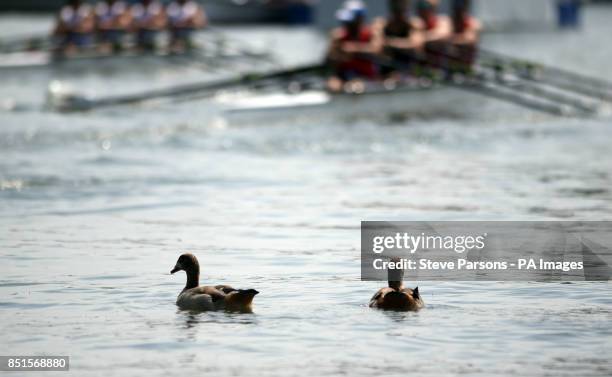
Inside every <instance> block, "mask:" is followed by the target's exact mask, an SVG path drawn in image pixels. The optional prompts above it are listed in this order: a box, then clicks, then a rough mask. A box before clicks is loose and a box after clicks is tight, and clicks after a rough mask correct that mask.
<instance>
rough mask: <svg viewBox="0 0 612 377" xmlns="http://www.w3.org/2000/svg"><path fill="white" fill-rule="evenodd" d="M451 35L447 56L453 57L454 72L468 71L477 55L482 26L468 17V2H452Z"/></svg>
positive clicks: (458, 0)
mask: <svg viewBox="0 0 612 377" xmlns="http://www.w3.org/2000/svg"><path fill="white" fill-rule="evenodd" d="M451 20H452V35H451V36H450V38H449V45H450V46H449V55H451V56H452V57H453V60H454V67H452V68H453V70H455V71H457V70H458V71H469V70H470V69H471V67H472V65H473V64H474V62H475V60H476V57H477V54H478V42H479V39H480V31H481V29H482V26H481V24H480V22H479V21H478V20H477V19H476V18H474V17H472V16H471V15H470V0H454V1H453V4H452V8H451Z"/></svg>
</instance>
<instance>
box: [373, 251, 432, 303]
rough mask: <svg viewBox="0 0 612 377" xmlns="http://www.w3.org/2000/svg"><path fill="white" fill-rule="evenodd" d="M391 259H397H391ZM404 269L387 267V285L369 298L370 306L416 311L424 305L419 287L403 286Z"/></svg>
mask: <svg viewBox="0 0 612 377" xmlns="http://www.w3.org/2000/svg"><path fill="white" fill-rule="evenodd" d="M392 261H399V259H393V260H392ZM403 280H404V270H403V269H391V268H389V286H388V287H386V288H381V289H380V290H379V291H378V292H376V294H375V295H374V296H373V297H372V299H371V300H370V307H371V308H379V309H385V310H397V311H417V310H420V309H422V308H423V307H424V306H425V303H424V302H423V299H422V298H421V295H420V294H419V287H416V288H414V289H410V288H404V282H403Z"/></svg>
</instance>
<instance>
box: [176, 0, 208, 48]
mask: <svg viewBox="0 0 612 377" xmlns="http://www.w3.org/2000/svg"><path fill="white" fill-rule="evenodd" d="M166 14H167V15H168V24H169V28H170V50H171V51H174V52H184V51H186V50H189V49H190V48H192V47H193V45H192V40H191V36H192V34H193V32H194V31H195V30H197V29H202V28H204V27H205V26H206V24H207V19H206V13H205V12H204V9H202V7H201V6H200V4H198V3H197V2H196V1H194V0H176V1H173V2H171V3H170V4H169V5H168V7H167V8H166Z"/></svg>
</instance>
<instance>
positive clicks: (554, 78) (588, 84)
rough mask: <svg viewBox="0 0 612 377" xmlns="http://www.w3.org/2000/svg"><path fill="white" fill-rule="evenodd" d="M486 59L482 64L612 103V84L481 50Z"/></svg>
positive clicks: (480, 52)
mask: <svg viewBox="0 0 612 377" xmlns="http://www.w3.org/2000/svg"><path fill="white" fill-rule="evenodd" d="M479 54H480V55H481V56H482V57H484V58H485V59H488V60H484V61H483V62H481V64H483V65H486V66H489V67H491V68H497V69H499V70H508V69H510V70H512V71H513V72H514V73H515V74H516V75H517V76H519V77H521V78H524V79H528V80H531V81H537V82H543V83H546V84H548V85H551V86H556V87H558V88H560V89H564V90H567V91H573V92H576V93H580V94H582V95H585V96H589V97H592V98H597V99H601V100H605V101H612V83H610V82H608V81H606V80H603V79H597V78H594V77H590V76H586V75H583V74H579V73H576V72H571V71H568V70H565V69H561V68H556V67H551V66H546V65H544V64H541V63H537V62H533V61H528V60H523V59H517V58H513V57H510V56H508V55H504V54H500V53H497V52H493V51H490V50H486V49H479Z"/></svg>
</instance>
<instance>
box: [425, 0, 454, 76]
mask: <svg viewBox="0 0 612 377" xmlns="http://www.w3.org/2000/svg"><path fill="white" fill-rule="evenodd" d="M417 13H418V15H419V18H420V20H421V22H422V28H423V33H424V43H425V55H426V59H427V62H429V64H430V65H431V66H434V67H441V66H443V65H444V64H446V58H445V54H446V47H447V46H446V44H447V43H448V40H449V38H450V37H451V35H452V23H451V20H450V18H449V17H447V16H445V15H441V14H439V13H438V0H419V1H418V3H417Z"/></svg>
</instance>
